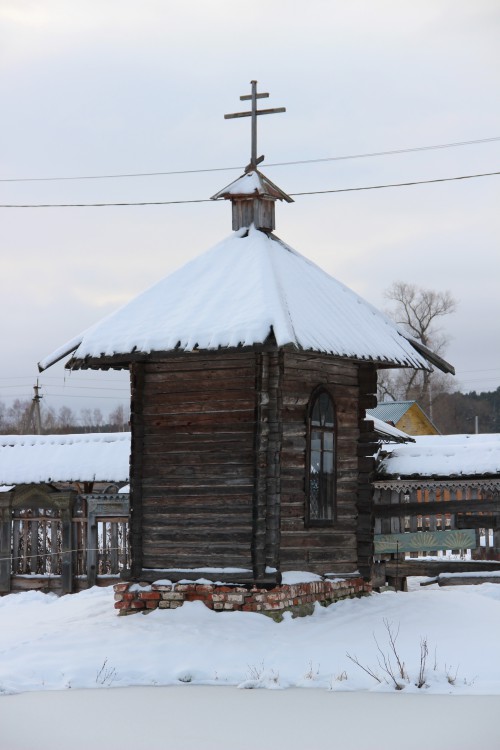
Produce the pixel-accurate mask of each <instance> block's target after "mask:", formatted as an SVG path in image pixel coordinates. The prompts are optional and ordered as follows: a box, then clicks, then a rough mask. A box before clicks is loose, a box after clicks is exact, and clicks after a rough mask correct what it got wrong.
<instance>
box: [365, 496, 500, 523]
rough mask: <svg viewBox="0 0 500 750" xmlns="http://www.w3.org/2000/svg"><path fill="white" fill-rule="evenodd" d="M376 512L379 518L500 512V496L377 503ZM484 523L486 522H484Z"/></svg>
mask: <svg viewBox="0 0 500 750" xmlns="http://www.w3.org/2000/svg"><path fill="white" fill-rule="evenodd" d="M374 509H375V514H376V515H377V517H379V518H390V517H391V516H394V517H402V516H430V515H442V514H448V513H467V512H468V513H495V514H496V513H500V498H499V499H498V500H474V502H472V503H471V502H470V501H469V500H446V501H442V500H440V501H435V502H421V503H398V504H394V505H392V504H391V505H389V504H386V503H383V504H380V505H375V506H374ZM483 525H484V524H483Z"/></svg>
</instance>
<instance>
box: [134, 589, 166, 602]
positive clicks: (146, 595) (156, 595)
mask: <svg viewBox="0 0 500 750" xmlns="http://www.w3.org/2000/svg"><path fill="white" fill-rule="evenodd" d="M160 598H161V594H160V592H159V591H144V592H142V591H141V592H139V599H150V600H151V601H158V600H159V599H160Z"/></svg>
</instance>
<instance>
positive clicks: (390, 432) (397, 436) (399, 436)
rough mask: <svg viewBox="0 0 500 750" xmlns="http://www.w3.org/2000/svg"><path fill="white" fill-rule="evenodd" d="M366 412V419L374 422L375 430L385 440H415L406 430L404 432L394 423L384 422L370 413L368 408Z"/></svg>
mask: <svg viewBox="0 0 500 750" xmlns="http://www.w3.org/2000/svg"><path fill="white" fill-rule="evenodd" d="M366 414H367V416H366V419H367V420H369V421H370V422H373V427H374V430H375V432H376V433H377V434H378V435H380V436H381V437H382V438H383V439H384V440H387V441H389V442H391V443H414V442H415V438H412V437H410V435H407V434H406V432H403V430H398V428H397V427H393V426H392V424H387V422H383V421H382V420H381V419H377V417H374V416H372V415H371V414H369V412H368V410H367V411H366Z"/></svg>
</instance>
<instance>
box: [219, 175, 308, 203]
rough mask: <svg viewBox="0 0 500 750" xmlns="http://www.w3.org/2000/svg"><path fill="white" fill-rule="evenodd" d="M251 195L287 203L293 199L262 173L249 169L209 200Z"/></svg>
mask: <svg viewBox="0 0 500 750" xmlns="http://www.w3.org/2000/svg"><path fill="white" fill-rule="evenodd" d="M252 195H255V196H259V197H261V198H265V197H268V198H278V199H279V200H284V201H286V202H287V203H293V202H294V201H293V198H291V197H290V196H289V195H287V194H286V193H285V192H284V191H283V190H281V188H279V187H278V186H277V185H275V184H274V182H271V180H269V179H268V178H267V177H266V176H265V175H264V174H262V172H259V170H258V169H251V170H249V171H248V172H245V174H243V175H241V177H238V179H237V180H234V182H231V184H230V185H227V186H226V187H225V188H223V189H222V190H219V192H218V193H216V194H215V195H212V198H211V200H213V201H216V200H218V199H219V198H229V199H234V198H236V197H240V196H241V197H247V198H248V197H250V196H252Z"/></svg>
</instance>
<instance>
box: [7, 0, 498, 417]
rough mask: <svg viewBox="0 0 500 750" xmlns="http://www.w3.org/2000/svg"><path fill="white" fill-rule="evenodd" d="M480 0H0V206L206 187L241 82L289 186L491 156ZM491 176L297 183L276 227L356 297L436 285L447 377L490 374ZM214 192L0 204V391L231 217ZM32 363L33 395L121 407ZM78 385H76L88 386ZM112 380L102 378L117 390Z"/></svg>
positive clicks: (379, 301) (449, 169)
mask: <svg viewBox="0 0 500 750" xmlns="http://www.w3.org/2000/svg"><path fill="white" fill-rule="evenodd" d="M499 38H500V4H499V3H498V0H491V1H490V0H475V2H470V1H468V0H467V1H460V0H419V2H414V0H343V1H340V0H308V2H295V1H294V0H253V1H252V2H251V3H247V2H242V1H241V0H190V1H189V2H181V1H180V0H179V1H178V2H173V0H142V1H141V2H140V3H138V2H137V1H136V0H85V2H80V3H76V2H68V0H0V64H1V69H2V75H1V77H0V101H1V102H2V118H1V120H0V178H1V180H2V181H1V182H0V203H2V204H33V203H35V204H36V203H96V202H120V201H121V202H123V201H130V202H133V201H168V200H184V199H185V200H189V199H203V198H209V197H210V196H211V195H213V194H214V193H215V192H217V191H218V190H219V189H220V188H222V187H223V186H225V185H226V184H227V183H229V182H230V181H231V180H233V179H235V178H236V177H237V176H238V174H239V172H238V171H237V170H235V171H220V172H216V171H207V172H204V173H201V174H200V173H199V174H196V173H195V174H185V175H171V176H167V175H164V176H154V177H153V176H150V177H133V178H132V177H131V178H120V179H89V180H66V181H9V180H13V179H15V178H17V179H20V178H42V177H44V178H45V177H78V176H85V175H110V174H124V173H127V174H130V173H138V172H141V173H143V172H162V171H163V172H165V171H174V170H197V169H200V170H202V169H206V170H210V169H212V168H222V167H241V166H242V165H245V164H246V163H247V162H248V159H249V156H250V128H249V120H248V119H240V120H228V121H225V120H224V119H223V115H224V113H228V112H235V111H238V110H241V109H242V108H243V107H245V106H246V103H242V102H240V101H239V96H240V95H242V94H246V93H248V92H249V91H250V85H249V82H250V80H251V79H256V80H258V81H259V90H261V91H266V92H269V93H270V98H269V99H268V100H267V101H265V102H264V103H263V104H262V106H266V107H279V106H285V107H286V108H287V112H286V114H279V115H274V116H272V117H261V118H259V147H258V148H259V152H260V153H263V154H265V156H266V160H265V161H264V163H263V165H262V169H263V171H264V172H265V173H266V174H267V175H268V176H269V177H270V178H271V179H272V180H273V181H274V182H277V183H278V185H279V186H280V187H281V188H282V189H283V190H285V191H286V192H289V193H296V192H303V191H315V190H328V189H332V190H333V189H338V188H348V187H360V186H367V185H382V184H387V183H394V182H408V181H415V180H431V179H435V178H442V177H455V176H462V175H472V174H480V173H485V172H495V171H500V140H499V141H492V142H489V143H482V144H476V145H468V146H462V147H456V148H442V149H435V150H428V151H417V152H412V153H406V154H397V155H386V156H374V157H370V158H357V159H345V160H337V161H326V162H319V163H313V164H303V165H295V166H281V167H272V166H269V167H268V166H266V165H267V164H272V163H274V162H289V161H299V160H311V159H320V158H324V157H338V156H346V155H356V154H367V153H373V152H381V151H393V150H398V149H408V148H412V147H420V146H432V145H442V144H448V143H456V142H461V141H471V140H479V139H486V138H494V137H499V138H500V117H499V116H500V98H499V94H498V92H499V90H500V45H499V44H498V39H499ZM499 198H500V176H491V177H482V178H478V179H468V180H461V181H455V182H445V183H437V184H432V185H417V186H413V187H404V188H389V189H384V190H372V191H359V192H347V193H337V194H326V195H320V196H317V195H316V196H313V195H311V196H303V197H297V198H296V201H295V203H293V204H290V205H280V206H279V207H278V208H277V230H276V233H277V234H278V235H279V236H280V237H281V238H282V239H283V240H285V241H286V242H287V243H289V244H291V245H292V246H293V247H294V248H295V249H296V250H298V251H299V252H301V253H302V254H304V255H306V256H307V257H309V258H310V259H311V260H313V261H315V262H316V263H318V264H319V265H321V266H322V267H323V268H324V269H325V270H326V271H327V272H328V273H330V274H331V275H332V276H334V277H336V278H337V279H339V280H340V281H342V282H344V283H345V284H347V285H348V286H350V287H351V288H352V289H354V290H355V291H356V292H358V293H359V294H361V295H362V296H363V297H364V298H365V299H367V300H368V301H370V302H372V303H373V304H375V305H376V306H378V307H382V308H383V307H385V306H386V304H387V303H386V301H385V300H384V290H385V289H387V287H388V286H389V285H390V284H391V283H392V282H393V281H394V280H403V281H407V282H412V283H415V284H417V285H421V286H424V287H428V288H432V289H435V290H438V291H441V290H443V291H444V290H449V291H450V292H451V293H452V294H453V295H454V296H455V297H456V298H457V300H458V302H459V305H458V309H457V312H456V313H455V314H454V315H453V316H450V317H449V318H448V319H446V320H444V321H443V324H444V327H445V329H446V331H447V332H448V334H449V336H450V338H451V340H450V344H449V346H448V349H447V351H446V358H447V359H448V360H449V361H451V362H452V363H453V364H454V365H455V367H456V369H457V378H456V380H457V384H458V385H459V386H460V388H461V390H463V391H470V390H477V391H480V390H495V389H496V388H497V387H498V386H499V385H500V333H499V320H500V282H499V279H500V252H499V247H498V237H499ZM230 214H231V212H230V207H229V206H228V204H227V203H225V202H221V203H200V204H196V203H195V204H185V205H165V206H141V207H138V206H136V207H133V206H130V207H108V208H104V207H103V208H10V209H8V208H0V243H1V244H0V247H1V263H2V265H1V268H2V275H1V279H2V286H1V290H2V291H1V295H0V321H1V322H0V326H1V330H0V333H1V351H2V356H1V368H0V400H3V401H8V400H10V398H12V397H20V398H30V397H31V395H32V386H33V383H34V381H35V379H36V377H37V367H36V363H37V362H38V361H39V360H40V359H41V358H43V357H44V356H46V355H48V354H50V353H51V352H52V351H53V350H54V349H56V348H57V347H58V346H60V345H61V344H63V343H64V342H65V341H67V340H68V339H70V338H72V337H73V336H75V335H76V334H78V333H79V332H80V331H82V330H83V329H85V328H87V327H89V326H90V325H92V324H93V323H94V322H96V321H97V320H99V319H100V318H102V317H103V316H104V315H106V314H108V313H109V312H112V311H113V310H114V309H116V307H118V306H119V305H121V304H123V303H125V302H127V301H128V300H129V299H131V298H132V297H133V296H135V295H136V294H138V293H139V292H141V291H143V290H144V289H146V288H147V287H148V286H150V285H151V284H153V283H154V282H155V281H157V280H159V279H160V278H162V277H163V276H165V275H166V274H168V273H169V272H171V271H172V270H174V269H175V268H177V267H179V266H180V265H181V264H183V263H184V262H185V261H186V260H188V259H190V258H192V257H194V256H196V255H198V254H199V253H201V252H203V251H204V250H206V249H208V248H209V247H210V246H212V245H214V244H215V243H216V242H218V241H219V240H220V239H222V238H224V237H225V236H227V235H228V234H229V233H230V231H231V215H230ZM40 381H41V383H42V385H43V386H44V388H43V393H44V396H45V404H46V405H47V406H54V407H55V408H56V409H58V408H59V407H60V406H62V405H63V404H68V405H70V406H72V407H73V408H74V409H76V410H79V409H80V408H82V407H88V406H91V405H95V406H99V407H100V408H101V409H102V410H103V411H104V412H107V411H108V410H109V409H111V408H114V406H116V405H117V403H123V404H124V405H125V404H126V403H127V399H128V391H127V382H126V380H125V378H124V377H120V376H119V374H117V373H108V374H106V373H100V372H93V373H89V374H86V373H78V372H76V373H72V374H71V376H69V377H68V376H66V377H65V375H64V371H63V368H62V365H58V366H54V367H53V368H51V369H49V370H48V371H47V372H46V373H44V374H43V375H42V376H41V378H40ZM91 388H95V389H96V390H95V391H93V390H90V389H91ZM120 389H121V390H120Z"/></svg>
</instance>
